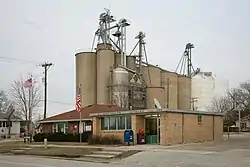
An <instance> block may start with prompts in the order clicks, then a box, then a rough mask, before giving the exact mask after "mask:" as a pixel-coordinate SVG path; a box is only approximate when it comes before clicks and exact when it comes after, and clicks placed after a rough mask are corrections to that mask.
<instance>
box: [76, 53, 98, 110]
mask: <svg viewBox="0 0 250 167" xmlns="http://www.w3.org/2000/svg"><path fill="white" fill-rule="evenodd" d="M75 61H76V94H78V88H79V86H80V84H81V85H82V90H81V91H82V97H81V99H82V106H87V105H91V104H95V103H96V100H97V99H96V53H95V52H80V53H77V54H76V55H75Z"/></svg>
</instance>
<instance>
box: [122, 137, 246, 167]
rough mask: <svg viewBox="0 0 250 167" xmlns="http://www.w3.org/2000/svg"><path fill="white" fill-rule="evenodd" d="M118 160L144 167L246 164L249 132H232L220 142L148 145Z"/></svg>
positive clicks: (212, 166)
mask: <svg viewBox="0 0 250 167" xmlns="http://www.w3.org/2000/svg"><path fill="white" fill-rule="evenodd" d="M119 164H125V165H127V166H135V165H139V166H145V167H153V166H168V167H236V166H237V167H249V166H250V134H240V135H238V134H235V135H232V136H231V137H230V138H229V139H228V140H224V141H223V142H220V143H213V142H205V143H196V144H190V145H189V144H188V145H183V146H178V147H171V148H168V149H151V150H147V151H144V152H141V153H139V154H136V155H134V156H132V157H129V158H127V159H124V160H122V161H121V162H119Z"/></svg>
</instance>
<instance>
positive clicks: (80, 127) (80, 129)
mask: <svg viewBox="0 0 250 167" xmlns="http://www.w3.org/2000/svg"><path fill="white" fill-rule="evenodd" d="M80 96H81V108H80V125H79V131H80V143H82V85H81V84H80Z"/></svg>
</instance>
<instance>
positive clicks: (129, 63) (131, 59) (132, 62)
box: [126, 56, 137, 79]
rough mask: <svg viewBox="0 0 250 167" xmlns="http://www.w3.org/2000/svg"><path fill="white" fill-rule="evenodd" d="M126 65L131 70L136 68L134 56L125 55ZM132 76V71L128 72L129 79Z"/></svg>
mask: <svg viewBox="0 0 250 167" xmlns="http://www.w3.org/2000/svg"><path fill="white" fill-rule="evenodd" d="M126 62H127V63H126V65H127V68H129V69H131V70H134V71H136V70H137V67H136V57H135V56H127V57H126ZM132 76H133V74H132V73H130V74H129V79H131V78H132Z"/></svg>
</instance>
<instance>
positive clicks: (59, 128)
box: [53, 122, 68, 133]
mask: <svg viewBox="0 0 250 167" xmlns="http://www.w3.org/2000/svg"><path fill="white" fill-rule="evenodd" d="M67 132H68V123H67V122H58V123H54V124H53V133H67Z"/></svg>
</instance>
